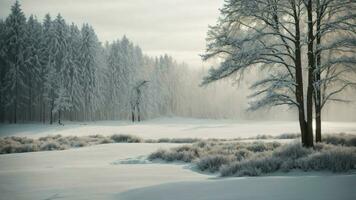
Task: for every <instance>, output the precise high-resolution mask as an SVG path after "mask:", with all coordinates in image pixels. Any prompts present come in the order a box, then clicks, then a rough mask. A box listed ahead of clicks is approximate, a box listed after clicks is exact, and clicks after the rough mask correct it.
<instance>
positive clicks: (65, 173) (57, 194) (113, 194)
mask: <svg viewBox="0 0 356 200" xmlns="http://www.w3.org/2000/svg"><path fill="white" fill-rule="evenodd" d="M175 145H177V144H106V145H97V146H90V147H84V148H78V149H71V150H65V151H46V152H35V153H20V154H6V155H0V199H1V200H16V199H19V200H22V199H24V200H25V199H26V200H28V199H33V200H44V199H73V200H78V199H120V198H117V195H118V194H119V193H120V192H123V191H126V190H129V189H133V188H140V187H146V186H151V185H157V184H163V183H169V182H177V181H178V182H179V181H197V180H200V181H202V180H207V179H208V178H209V176H208V175H202V174H199V173H196V172H193V171H191V170H190V169H186V168H185V167H184V166H183V165H174V164H117V162H118V161H120V160H124V159H127V158H136V157H138V156H141V155H147V154H148V153H149V152H153V151H155V150H157V149H158V148H169V147H173V146H175ZM142 199H144V198H142Z"/></svg>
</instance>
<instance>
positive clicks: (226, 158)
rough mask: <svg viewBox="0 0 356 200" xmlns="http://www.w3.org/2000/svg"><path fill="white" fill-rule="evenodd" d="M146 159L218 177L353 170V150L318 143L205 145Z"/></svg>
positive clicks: (355, 154) (355, 153)
mask: <svg viewBox="0 0 356 200" xmlns="http://www.w3.org/2000/svg"><path fill="white" fill-rule="evenodd" d="M148 159H149V160H151V161H152V160H157V159H158V160H163V161H166V162H174V161H183V162H187V163H192V164H193V165H194V166H196V168H197V169H198V170H200V171H208V172H219V173H220V175H221V176H259V175H263V174H267V173H273V172H277V171H283V172H288V171H290V170H295V169H297V170H303V171H311V170H317V171H320V170H329V171H332V172H347V171H350V170H353V169H356V148H355V147H346V146H341V145H331V144H325V143H319V144H316V145H315V148H314V149H308V148H304V147H302V145H301V144H300V143H296V142H295V143H289V144H284V145H282V144H280V143H277V142H266V143H263V142H254V143H238V142H206V141H200V142H198V143H194V144H192V145H184V146H181V147H176V148H172V149H168V150H163V149H160V150H158V151H156V152H153V153H152V154H150V155H149V157H148Z"/></svg>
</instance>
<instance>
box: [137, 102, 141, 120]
mask: <svg viewBox="0 0 356 200" xmlns="http://www.w3.org/2000/svg"><path fill="white" fill-rule="evenodd" d="M137 121H138V122H140V121H141V113H140V105H137Z"/></svg>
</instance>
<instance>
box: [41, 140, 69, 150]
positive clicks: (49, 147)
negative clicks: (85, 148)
mask: <svg viewBox="0 0 356 200" xmlns="http://www.w3.org/2000/svg"><path fill="white" fill-rule="evenodd" d="M40 149H41V151H53V150H64V149H66V147H64V146H61V145H60V144H58V142H54V141H49V142H46V143H43V144H42V145H41V147H40Z"/></svg>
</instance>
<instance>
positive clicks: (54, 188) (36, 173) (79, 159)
mask: <svg viewBox="0 0 356 200" xmlns="http://www.w3.org/2000/svg"><path fill="white" fill-rule="evenodd" d="M53 127H55V128H53ZM323 128H324V130H325V132H328V133H340V132H346V133H351V134H356V123H346V122H345V123H336V122H326V123H324V124H323ZM297 131H298V123H297V122H276V121H272V122H253V123H252V122H248V121H242V122H238V121H233V120H199V119H182V118H162V119H156V120H150V121H145V122H143V123H141V124H132V123H130V122H122V121H121V122H113V121H110V122H97V123H86V124H84V123H69V122H68V123H66V125H65V126H58V125H53V126H50V125H42V124H25V125H0V135H1V136H6V135H21V136H29V137H40V136H45V135H52V134H61V135H63V136H67V135H93V134H103V135H111V134H132V135H137V136H139V137H142V138H147V139H150V138H151V139H158V138H187V137H189V138H237V137H251V136H256V135H262V134H267V135H279V134H282V133H295V132H297ZM177 145H181V144H164V143H154V144H147V143H135V144H126V143H120V144H103V145H95V146H89V147H83V148H76V149H69V150H64V151H45V152H32V153H15V154H3V155H0V194H1V195H0V199H1V200H9V199H12V200H17V199H18V200H22V199H33V200H50V199H71V200H72V199H73V200H74V199H76V200H77V199H79V200H80V199H116V200H133V199H135V200H137V199H145V200H150V199H152V200H160V199H164V200H165V199H172V200H174V199H182V200H184V199H201V200H216V199H224V200H230V199H231V200H232V199H243V200H244V199H246V200H247V199H277V200H278V199H293V198H294V199H313V200H317V199H322V200H325V199H326V200H327V199H330V200H331V199H350V200H351V199H356V191H355V190H354V186H355V185H356V174H355V173H354V172H353V173H349V174H331V173H319V172H318V173H317V172H315V173H313V172H312V173H310V172H309V173H300V172H298V173H288V174H277V175H271V176H267V177H256V178H255V177H250V178H224V179H221V178H217V176H216V175H215V174H202V173H197V172H196V171H194V170H192V169H190V165H187V164H165V163H145V162H144V161H145V160H144V156H147V155H148V154H149V153H151V152H153V151H156V150H157V149H159V148H170V147H174V146H177ZM126 159H132V162H133V163H134V164H120V161H125V160H126ZM291 188H293V189H291ZM297 194H298V195H297ZM297 197H298V198H297Z"/></svg>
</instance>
